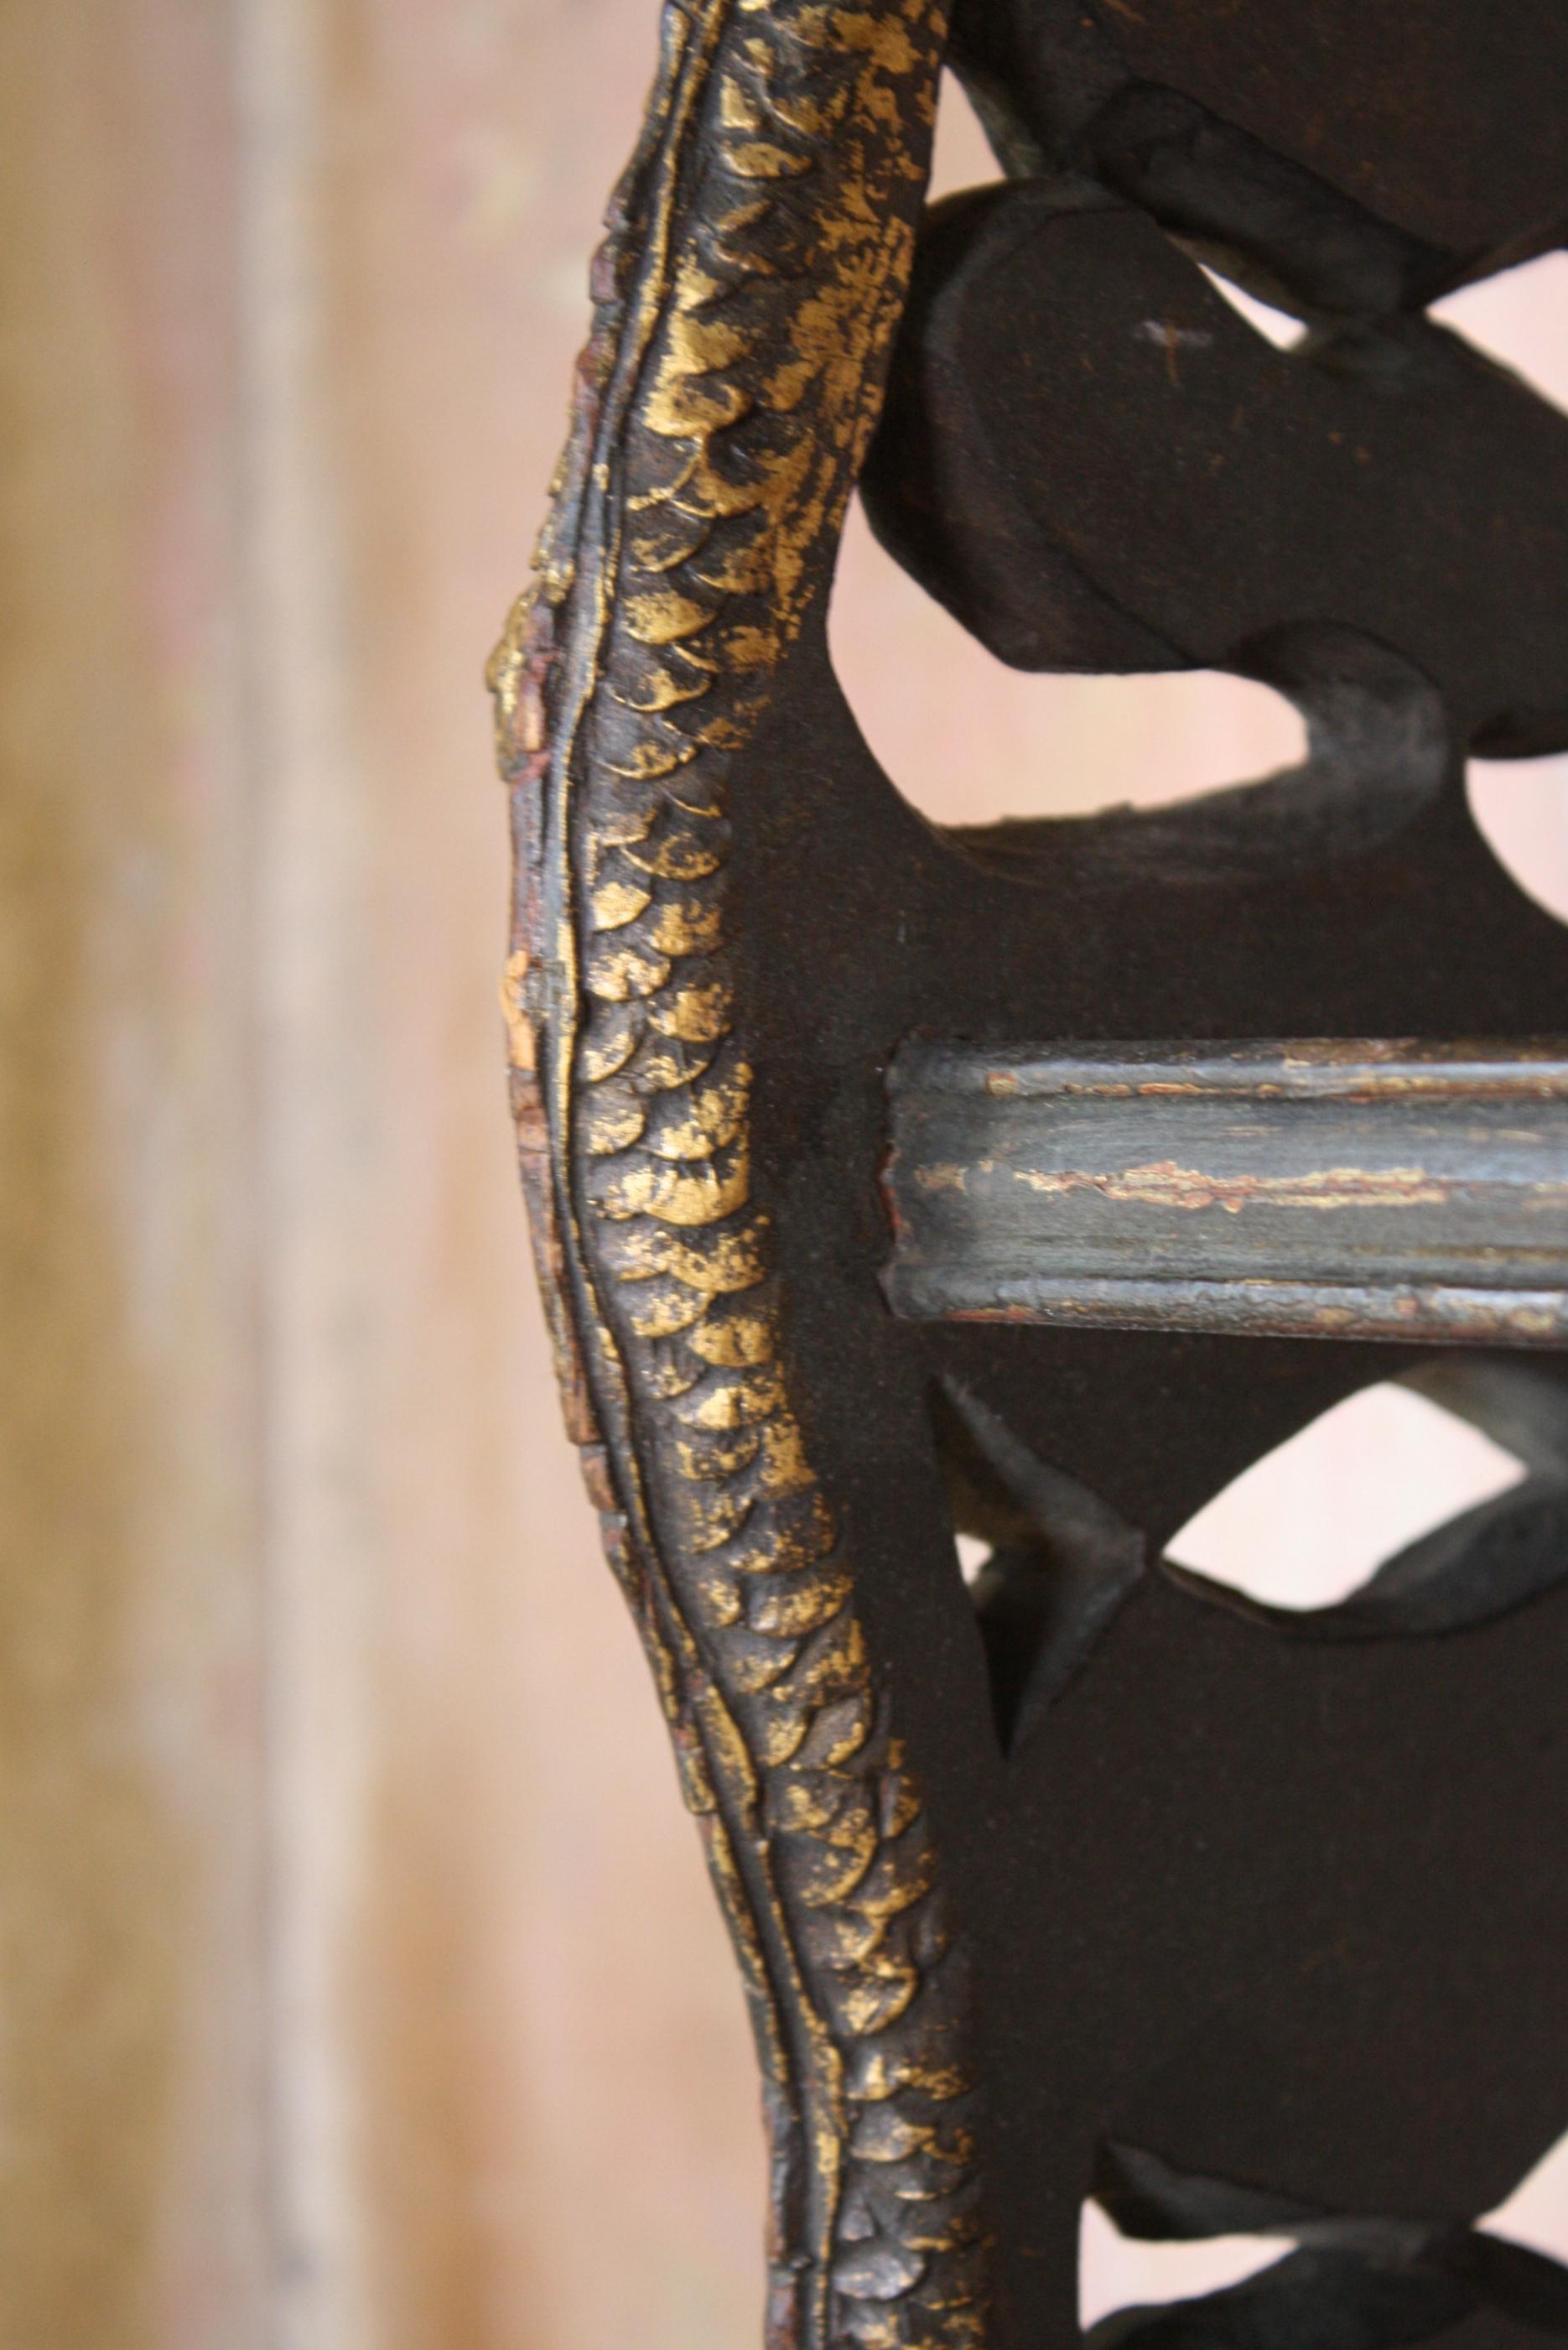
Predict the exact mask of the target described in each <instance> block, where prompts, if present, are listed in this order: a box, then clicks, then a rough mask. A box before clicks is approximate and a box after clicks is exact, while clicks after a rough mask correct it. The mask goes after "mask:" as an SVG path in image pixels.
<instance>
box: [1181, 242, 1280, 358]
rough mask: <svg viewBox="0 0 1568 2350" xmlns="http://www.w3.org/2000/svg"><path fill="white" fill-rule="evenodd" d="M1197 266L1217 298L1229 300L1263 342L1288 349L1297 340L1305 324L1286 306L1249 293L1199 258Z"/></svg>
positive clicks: (1232, 307)
mask: <svg viewBox="0 0 1568 2350" xmlns="http://www.w3.org/2000/svg"><path fill="white" fill-rule="evenodd" d="M1199 268H1200V269H1201V270H1202V272H1203V275H1204V276H1205V277H1207V279H1208V280H1209V283H1210V286H1213V288H1214V291H1215V292H1216V294H1218V295H1219V296H1220V299H1221V301H1225V302H1229V304H1230V305H1231V309H1232V310H1234V311H1235V312H1236V314H1237V316H1238V317H1242V318H1245V320H1246V322H1247V324H1248V326H1249V327H1251V329H1252V332H1253V333H1254V334H1255V335H1262V338H1263V340H1264V341H1265V342H1266V343H1272V345H1273V346H1274V348H1275V349H1276V350H1279V351H1288V350H1292V349H1293V348H1294V347H1295V345H1296V344H1297V343H1299V342H1300V341H1301V339H1302V337H1303V335H1304V334H1305V332H1306V328H1304V327H1303V325H1302V322H1301V320H1300V319H1299V318H1293V317H1292V316H1291V314H1290V312H1289V311H1288V310H1279V309H1276V308H1275V307H1274V305H1273V304H1272V302H1262V301H1260V300H1259V298H1258V296H1257V295H1256V294H1249V293H1248V292H1247V290H1246V287H1245V286H1238V285H1237V284H1236V283H1235V282H1234V280H1233V279H1231V278H1229V277H1222V276H1220V272H1219V271H1218V270H1217V269H1210V266H1209V265H1208V263H1207V262H1199Z"/></svg>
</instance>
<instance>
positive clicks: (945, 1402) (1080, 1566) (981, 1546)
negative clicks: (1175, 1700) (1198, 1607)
mask: <svg viewBox="0 0 1568 2350" xmlns="http://www.w3.org/2000/svg"><path fill="white" fill-rule="evenodd" d="M931 1419H932V1430H933V1434H934V1436H935V1439H936V1448H937V1458H938V1461H939V1463H940V1468H941V1471H942V1476H943V1480H944V1482H945V1484H946V1487H947V1496H948V1513H949V1517H950V1522H951V1524H952V1529H953V1546H954V1550H955V1552H956V1554H957V1558H958V1565H959V1573H960V1575H961V1577H962V1579H963V1583H964V1586H965V1588H966V1590H967V1591H968V1593H969V1596H970V1599H971V1603H972V1604H973V1607H974V1614H975V1623H976V1627H977V1628H978V1630H979V1633H980V1639H981V1654H982V1656H983V1658H984V1661H985V1672H986V1680H987V1684H988V1686H989V1689H990V1692H991V1711H992V1724H993V1727H994V1729H995V1731H996V1738H997V1743H998V1745H999V1746H1000V1747H1001V1749H1002V1753H1003V1754H1004V1755H1008V1756H1011V1755H1012V1754H1014V1753H1015V1752H1017V1751H1018V1748H1019V1747H1020V1746H1021V1745H1022V1744H1023V1741H1024V1740H1025V1739H1026V1738H1027V1737H1028V1736H1029V1734H1030V1733H1031V1731H1033V1729H1035V1727H1036V1726H1037V1725H1038V1723H1039V1722H1040V1721H1042V1720H1043V1718H1044V1714H1045V1711H1046V1710H1047V1709H1048V1708H1049V1706H1050V1705H1051V1704H1052V1703H1053V1702H1054V1700H1055V1699H1056V1698H1058V1697H1059V1696H1060V1695H1061V1694H1062V1692H1063V1690H1064V1689H1065V1688H1066V1687H1067V1685H1068V1683H1069V1682H1070V1681H1071V1680H1072V1679H1073V1677H1074V1675H1075V1673H1076V1672H1077V1671H1078V1669H1079V1668H1080V1667H1081V1666H1082V1665H1083V1664H1084V1663H1085V1661H1086V1659H1087V1658H1088V1657H1089V1655H1090V1653H1091V1651H1092V1650H1093V1649H1094V1648H1095V1647H1096V1643H1097V1642H1098V1641H1099V1639H1100V1638H1101V1637H1102V1636H1103V1634H1104V1633H1105V1632H1106V1629H1107V1627H1109V1625H1110V1624H1111V1622H1112V1621H1113V1619H1114V1618H1115V1617H1116V1614H1117V1613H1118V1611H1119V1610H1120V1608H1121V1607H1122V1604H1123V1602H1124V1600H1126V1598H1127V1596H1128V1594H1129V1593H1130V1592H1131V1590H1132V1588H1133V1586H1134V1585H1135V1584H1136V1583H1137V1580H1138V1578H1139V1576H1140V1575H1142V1573H1143V1564H1144V1543H1143V1537H1142V1535H1141V1534H1138V1533H1137V1531H1136V1530H1135V1529H1134V1528H1133V1527H1131V1526H1128V1525H1127V1524H1126V1523H1124V1522H1123V1521H1122V1520H1121V1519H1120V1518H1119V1517H1118V1516H1117V1515H1116V1512H1115V1511H1114V1510H1113V1509H1111V1508H1110V1507H1109V1505H1108V1504H1107V1503H1105V1502H1102V1501H1101V1499H1100V1498H1099V1496H1098V1494H1097V1493H1092V1492H1090V1491H1089V1489H1088V1487H1087V1486H1085V1485H1080V1484H1079V1483H1078V1482H1077V1480H1076V1479H1075V1478H1073V1477H1068V1476H1066V1475H1065V1474H1064V1472H1063V1471H1061V1470H1059V1469H1054V1468H1053V1467H1052V1466H1051V1465H1050V1463H1049V1462H1048V1461H1042V1460H1041V1459H1040V1458H1039V1457H1038V1455H1037V1454H1035V1453H1034V1452H1033V1451H1031V1450H1030V1449H1029V1447H1028V1446H1027V1445H1026V1444H1025V1443H1023V1440H1022V1439H1021V1438H1019V1437H1018V1436H1017V1435H1015V1434H1014V1432H1013V1431H1012V1429H1010V1428H1009V1427H1008V1426H1007V1425H1006V1423H1005V1421H1003V1420H1002V1419H1000V1418H999V1417H998V1415H997V1414H996V1413H995V1412H993V1411H992V1410H991V1409H990V1408H989V1406H987V1405H985V1404H983V1403H981V1400H980V1399H979V1397H978V1396H974V1395H971V1393H970V1392H969V1390H968V1389H967V1388H963V1387H961V1385H960V1384H959V1383H958V1382H957V1381H956V1380H949V1379H944V1380H942V1381H941V1382H940V1384H939V1385H938V1387H937V1388H936V1390H935V1393H934V1395H933V1397H932V1402H931Z"/></svg>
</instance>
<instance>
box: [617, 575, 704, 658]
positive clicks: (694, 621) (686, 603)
mask: <svg viewBox="0 0 1568 2350" xmlns="http://www.w3.org/2000/svg"><path fill="white" fill-rule="evenodd" d="M623 609H624V613H625V619H626V629H627V634H628V636H630V637H635V638H636V639H637V641H638V643H639V645H672V644H677V643H679V642H680V639H682V638H683V637H695V636H698V635H700V634H701V631H702V630H703V629H706V628H708V627H710V626H711V622H712V617H713V616H712V614H711V612H710V611H709V610H708V609H707V608H706V606H705V605H702V604H696V603H693V601H692V600H691V597H690V596H682V595H680V594H678V593H677V591H676V590H675V589H674V588H673V587H659V588H655V589H653V590H651V591H650V592H649V594H648V595H646V596H633V597H631V598H628V601H627V603H626V605H625V606H624V608H623Z"/></svg>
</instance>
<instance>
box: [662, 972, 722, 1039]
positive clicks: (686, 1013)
mask: <svg viewBox="0 0 1568 2350" xmlns="http://www.w3.org/2000/svg"><path fill="white" fill-rule="evenodd" d="M648 1016H649V1020H650V1022H651V1023H652V1024H653V1026H654V1027H655V1028H657V1029H658V1031H659V1035H662V1036H676V1037H679V1038H680V1039H681V1041H682V1042H683V1043H686V1044H691V1045H709V1044H711V1043H712V1042H713V1040H714V1039H715V1037H719V1036H723V1035H728V1034H729V1029H730V1021H731V1017H732V1003H731V997H730V990H729V986H728V983H726V982H725V981H724V980H722V979H715V980H711V981H710V982H709V983H708V984H707V985H706V986H704V987H682V988H678V989H676V991H675V992H674V993H672V994H670V995H667V996H664V997H663V998H661V1000H660V1001H659V1003H656V1004H650V1005H649V1015H648Z"/></svg>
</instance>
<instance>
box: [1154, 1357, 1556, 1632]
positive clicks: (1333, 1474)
mask: <svg viewBox="0 0 1568 2350" xmlns="http://www.w3.org/2000/svg"><path fill="white" fill-rule="evenodd" d="M1525 1473H1526V1472H1525V1468H1524V1464H1523V1463H1522V1462H1521V1461H1520V1460H1519V1459H1518V1458H1517V1456H1516V1455H1514V1454H1513V1453H1511V1452H1509V1451H1505V1450H1504V1448H1503V1447H1502V1445H1501V1444H1499V1443H1497V1442H1495V1441H1494V1440H1493V1439H1492V1438H1491V1437H1490V1436H1488V1435H1486V1434H1484V1433H1483V1432H1482V1431H1481V1430H1480V1429H1479V1428H1476V1427H1473V1426H1472V1425H1471V1424H1470V1423H1469V1421H1468V1420H1465V1419H1460V1418H1459V1416H1458V1414H1457V1413H1455V1412H1453V1411H1449V1410H1447V1409H1444V1408H1443V1407H1442V1406H1441V1405H1439V1404H1438V1403H1436V1402H1434V1401H1432V1400H1431V1399H1429V1398H1428V1397H1426V1396H1422V1395H1417V1394H1416V1393H1415V1392H1414V1391H1413V1390H1412V1389H1411V1388H1408V1387H1406V1386H1402V1385H1396V1384H1393V1383H1389V1382H1385V1383H1383V1384H1381V1385H1379V1386H1377V1387H1372V1388H1363V1389H1362V1390H1361V1392H1360V1393H1359V1394H1358V1395H1354V1396H1348V1397H1347V1398H1346V1399H1345V1401H1344V1402H1343V1403H1338V1404H1335V1405H1334V1407H1333V1408H1332V1409H1330V1410H1328V1411H1326V1412H1324V1413H1323V1415H1322V1416H1321V1418H1319V1419H1315V1420H1314V1421H1313V1423H1312V1424H1311V1426H1310V1427H1308V1428H1304V1429H1303V1430H1301V1431H1300V1432H1299V1434H1297V1435H1295V1436H1293V1437H1291V1438H1290V1439H1289V1440H1288V1441H1287V1442H1285V1443H1283V1444H1282V1445H1279V1446H1278V1447H1276V1449H1275V1450H1274V1451H1272V1452H1270V1453H1268V1454H1266V1455H1265V1457H1264V1458H1263V1459H1262V1461H1255V1462H1254V1463H1253V1465H1252V1466H1251V1468H1250V1469H1247V1470H1244V1471H1243V1472H1242V1473H1241V1476H1240V1477H1238V1478H1236V1479H1235V1480H1234V1481H1233V1482H1232V1483H1231V1484H1229V1485H1227V1486H1226V1488H1225V1490H1224V1491H1223V1492H1221V1493H1219V1494H1217V1495H1216V1496H1215V1498H1214V1500H1213V1501H1211V1502H1210V1503H1206V1504H1205V1506H1204V1507H1203V1508H1202V1509H1201V1510H1199V1512H1198V1513H1197V1515H1196V1516H1195V1517H1193V1518H1189V1521H1188V1523H1187V1524H1186V1525H1185V1526H1183V1527H1182V1529H1181V1531H1180V1532H1179V1534H1177V1535H1176V1536H1175V1537H1174V1539H1173V1540H1172V1541H1171V1542H1170V1543H1169V1544H1167V1546H1166V1556H1167V1557H1168V1558H1169V1559H1172V1560H1174V1561H1175V1562H1176V1564H1177V1565H1180V1566H1185V1567H1189V1568H1192V1569H1193V1570H1195V1571H1196V1572H1197V1573H1199V1574H1200V1575H1204V1576H1206V1577H1207V1578H1208V1579H1209V1580H1210V1582H1211V1583H1218V1584H1223V1585H1225V1586H1227V1587H1229V1588H1230V1589H1231V1590H1233V1591H1240V1592H1242V1593H1244V1594H1246V1596H1248V1597H1250V1598H1252V1599H1255V1600H1258V1601H1260V1602H1261V1603H1262V1604H1263V1605H1264V1606H1267V1607H1282V1608H1288V1609H1292V1610H1303V1611H1304V1610H1307V1609H1314V1608H1323V1607H1334V1605H1335V1604H1336V1603H1338V1602H1339V1601H1341V1600H1344V1599H1346V1598H1348V1597H1349V1596H1351V1594H1352V1593H1354V1592H1355V1591H1358V1590H1359V1589H1360V1588H1361V1587H1362V1586H1363V1585H1364V1584H1366V1582H1367V1581H1368V1579H1369V1578H1370V1577H1371V1576H1372V1575H1374V1574H1375V1573H1376V1569H1377V1568H1378V1567H1379V1566H1381V1565H1383V1563H1384V1562H1385V1560H1386V1559H1389V1558H1392V1557H1393V1556H1395V1555H1397V1553H1399V1552H1400V1551H1403V1550H1404V1549H1406V1548H1407V1545H1409V1544H1412V1543H1415V1542H1417V1541H1419V1540H1420V1538H1421V1537H1422V1536H1423V1535H1424V1534H1430V1533H1432V1532H1433V1531H1434V1529H1436V1528H1438V1527H1439V1526H1443V1525H1446V1524H1448V1523H1449V1521H1450V1520H1451V1519H1454V1518H1456V1517H1458V1516H1459V1514H1460V1513H1462V1512H1464V1511H1467V1510H1471V1509H1474V1508H1476V1507H1478V1506H1479V1505H1480V1503H1485V1502H1490V1501H1493V1500H1495V1499H1496V1498H1497V1497H1498V1496H1499V1495H1500V1494H1502V1493H1506V1492H1511V1490H1512V1489H1513V1488H1514V1487H1515V1486H1517V1485H1519V1484H1520V1483H1521V1482H1522V1481H1523V1479H1524V1476H1525Z"/></svg>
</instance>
